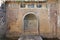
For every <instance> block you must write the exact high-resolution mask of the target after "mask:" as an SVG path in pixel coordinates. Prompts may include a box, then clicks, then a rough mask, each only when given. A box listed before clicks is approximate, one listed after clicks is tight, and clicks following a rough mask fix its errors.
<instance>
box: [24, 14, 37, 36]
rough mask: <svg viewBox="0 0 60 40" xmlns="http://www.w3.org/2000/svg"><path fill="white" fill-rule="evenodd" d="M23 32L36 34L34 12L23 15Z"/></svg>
mask: <svg viewBox="0 0 60 40" xmlns="http://www.w3.org/2000/svg"><path fill="white" fill-rule="evenodd" d="M24 33H25V34H27V35H33V34H34V35H35V34H38V19H37V17H36V15H34V14H27V15H25V17H24Z"/></svg>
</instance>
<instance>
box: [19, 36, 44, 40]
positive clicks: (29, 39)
mask: <svg viewBox="0 0 60 40" xmlns="http://www.w3.org/2000/svg"><path fill="white" fill-rule="evenodd" d="M18 40H43V39H42V38H41V36H23V37H20V38H19V39H18Z"/></svg>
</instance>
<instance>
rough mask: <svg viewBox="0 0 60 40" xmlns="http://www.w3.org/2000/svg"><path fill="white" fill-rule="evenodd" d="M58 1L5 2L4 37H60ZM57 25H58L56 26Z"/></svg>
mask: <svg viewBox="0 0 60 40" xmlns="http://www.w3.org/2000/svg"><path fill="white" fill-rule="evenodd" d="M59 10H60V9H59V1H57V0H48V1H39V2H38V1H37V2H36V1H6V2H5V11H6V12H5V13H4V14H5V17H6V35H5V36H6V37H9V38H12V37H20V36H22V35H41V36H42V37H47V38H53V37H57V38H59V37H60V27H59V22H58V21H59V17H60V15H58V14H59ZM57 23H58V24H57Z"/></svg>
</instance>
